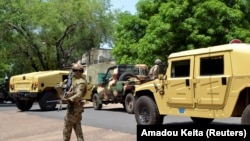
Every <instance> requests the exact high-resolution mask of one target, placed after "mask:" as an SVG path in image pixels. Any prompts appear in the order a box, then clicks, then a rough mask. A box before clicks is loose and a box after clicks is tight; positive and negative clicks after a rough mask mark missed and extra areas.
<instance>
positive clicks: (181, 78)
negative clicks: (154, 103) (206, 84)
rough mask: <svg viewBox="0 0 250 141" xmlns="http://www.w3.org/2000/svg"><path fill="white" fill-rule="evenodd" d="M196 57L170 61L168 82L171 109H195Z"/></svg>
mask: <svg viewBox="0 0 250 141" xmlns="http://www.w3.org/2000/svg"><path fill="white" fill-rule="evenodd" d="M193 65H194V57H193V56H187V57H181V59H180V58H176V59H173V58H172V59H171V61H169V67H171V68H170V69H171V74H168V76H169V77H168V80H167V101H168V104H169V106H170V107H183V108H184V107H193V105H194V101H193V99H194V94H193V93H194V91H193V84H192V83H193V69H192V68H191V66H193Z"/></svg>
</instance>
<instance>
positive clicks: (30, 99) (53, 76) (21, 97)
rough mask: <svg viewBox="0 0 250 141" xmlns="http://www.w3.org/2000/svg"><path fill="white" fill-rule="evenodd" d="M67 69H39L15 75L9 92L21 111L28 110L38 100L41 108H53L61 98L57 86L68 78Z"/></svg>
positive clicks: (11, 80)
mask: <svg viewBox="0 0 250 141" xmlns="http://www.w3.org/2000/svg"><path fill="white" fill-rule="evenodd" d="M68 75H69V71H67V70H52V71H39V72H32V73H26V74H20V75H15V76H12V77H11V78H10V84H9V93H10V95H11V96H12V97H13V98H14V99H15V101H16V106H17V108H18V109H20V110H21V111H28V110H30V108H31V107H32V105H33V103H34V102H36V101H37V102H38V103H39V106H40V108H41V110H46V111H47V110H53V109H54V108H55V107H56V104H57V103H56V102H47V101H52V100H57V99H61V95H59V94H58V93H57V92H56V90H55V86H56V85H57V84H58V83H60V82H63V81H64V80H66V79H67V78H68Z"/></svg>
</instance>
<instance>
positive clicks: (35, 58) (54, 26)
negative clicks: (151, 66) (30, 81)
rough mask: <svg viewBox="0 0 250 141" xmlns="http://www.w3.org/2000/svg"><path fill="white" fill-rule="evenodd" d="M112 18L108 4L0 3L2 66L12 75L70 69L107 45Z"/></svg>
mask: <svg viewBox="0 0 250 141" xmlns="http://www.w3.org/2000/svg"><path fill="white" fill-rule="evenodd" d="M113 17H114V16H113V13H112V12H111V11H110V1H109V0H67V1H64V0H44V1H41V0H18V1H16V0H10V1H0V29H1V31H2V32H1V33H0V49H1V50H6V51H5V52H1V53H0V55H1V54H5V58H2V59H3V60H5V61H3V62H2V63H3V64H4V66H5V65H11V66H13V68H15V69H13V72H12V73H13V74H19V73H24V72H30V71H40V70H52V69H59V68H61V67H64V66H67V65H70V64H71V63H72V62H75V61H76V60H78V59H79V57H81V56H82V54H84V53H85V52H87V51H89V50H90V49H91V48H99V46H100V43H103V42H110V41H111V39H112V38H111V33H112V32H113V24H112V22H113ZM0 68H1V69H3V67H1V65H0ZM5 71H10V70H5ZM0 77H1V76H0Z"/></svg>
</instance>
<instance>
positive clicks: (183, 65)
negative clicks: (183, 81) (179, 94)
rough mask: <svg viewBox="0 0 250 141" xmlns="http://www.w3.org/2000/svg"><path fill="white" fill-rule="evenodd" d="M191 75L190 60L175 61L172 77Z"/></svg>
mask: <svg viewBox="0 0 250 141" xmlns="http://www.w3.org/2000/svg"><path fill="white" fill-rule="evenodd" d="M189 75H190V60H181V61H173V62H172V68H171V77H188V76H189Z"/></svg>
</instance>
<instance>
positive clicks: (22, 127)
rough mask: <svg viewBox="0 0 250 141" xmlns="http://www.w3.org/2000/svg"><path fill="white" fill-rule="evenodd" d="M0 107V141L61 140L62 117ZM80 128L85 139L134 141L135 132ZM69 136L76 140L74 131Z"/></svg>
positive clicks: (84, 126)
mask: <svg viewBox="0 0 250 141" xmlns="http://www.w3.org/2000/svg"><path fill="white" fill-rule="evenodd" d="M9 106H13V105H9ZM0 108H1V112H0V141H62V128H63V120H62V119H56V118H46V117H43V116H37V115H33V114H30V113H27V112H20V111H18V110H16V109H15V110H9V109H8V106H6V107H0ZM4 109H6V110H4ZM100 118H101V117H100ZM82 128H83V133H84V137H85V140H86V141H114V140H119V141H136V134H135V133H134V134H130V133H124V132H117V131H114V130H112V129H104V128H97V127H93V126H88V125H82ZM71 138H72V141H74V140H76V138H75V134H74V133H72V136H71Z"/></svg>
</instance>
